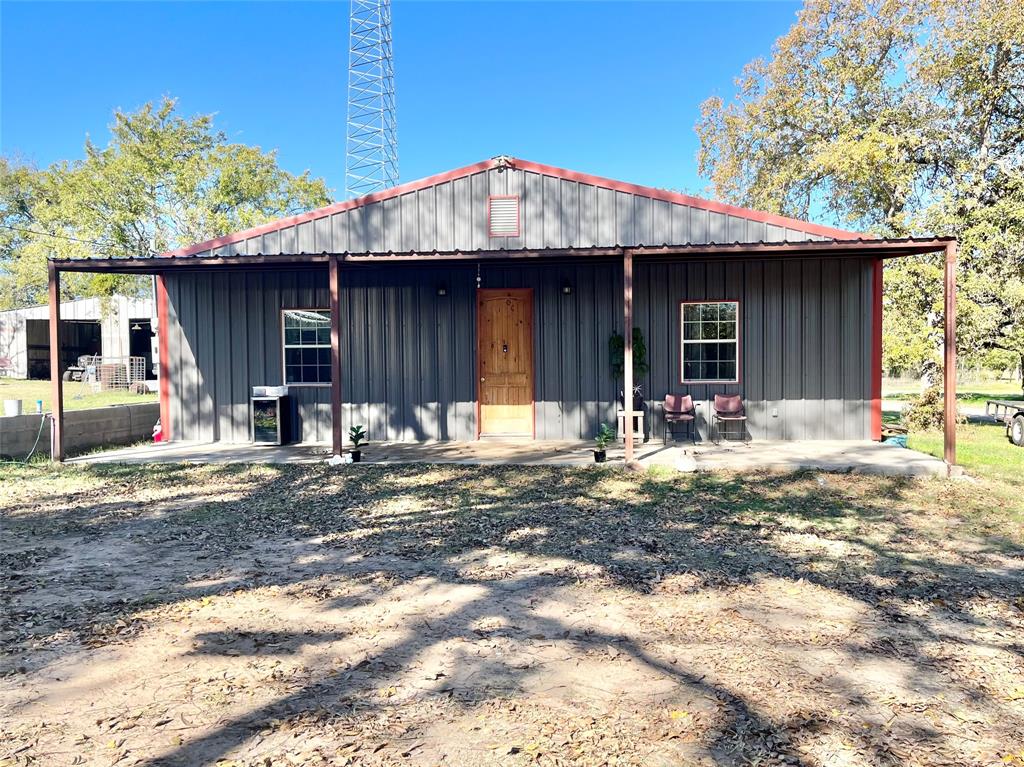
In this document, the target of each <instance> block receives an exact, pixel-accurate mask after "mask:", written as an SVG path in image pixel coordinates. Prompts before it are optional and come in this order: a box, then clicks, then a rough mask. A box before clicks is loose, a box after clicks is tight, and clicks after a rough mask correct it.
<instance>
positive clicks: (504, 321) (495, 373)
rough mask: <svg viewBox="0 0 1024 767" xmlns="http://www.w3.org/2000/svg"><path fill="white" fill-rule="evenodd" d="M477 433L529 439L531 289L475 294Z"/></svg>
mask: <svg viewBox="0 0 1024 767" xmlns="http://www.w3.org/2000/svg"><path fill="white" fill-rule="evenodd" d="M477 360H478V363H477V369H478V373H479V378H480V383H479V390H478V396H479V402H480V435H481V436H484V437H486V436H495V435H505V436H516V437H532V436H533V290H532V289H531V288H516V289H501V290H497V289H480V290H478V291H477Z"/></svg>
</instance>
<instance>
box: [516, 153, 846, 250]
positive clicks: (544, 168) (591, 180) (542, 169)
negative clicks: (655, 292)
mask: <svg viewBox="0 0 1024 767" xmlns="http://www.w3.org/2000/svg"><path fill="white" fill-rule="evenodd" d="M511 164H512V167H514V168H515V169H516V170H526V171H532V172H534V173H542V174H544V175H546V176H557V177H558V178H564V179H566V180H568V181H578V182H580V183H581V184H591V185H593V186H600V187H604V188H606V189H614V190H615V191H617V192H628V193H630V194H637V195H640V196H641V197H650V198H652V199H654V200H664V201H666V202H674V203H678V204H679V205H689V206H690V207H691V208H698V209H700V210H709V211H711V212H713V213H725V214H727V215H732V216H741V217H742V218H747V219H750V220H751V221H760V222H761V223H764V224H771V225H773V226H782V227H786V228H788V229H797V230H799V231H801V232H806V233H808V234H819V235H821V236H822V237H833V238H838V239H843V238H850V237H859V236H860V233H858V232H852V231H849V230H847V229H836V228H835V227H831V226H823V225H821V224H812V223H811V222H809V221H801V220H800V219H797V218H789V217H788V216H779V215H776V214H774V213H765V212H764V211H761V210H754V209H752V208H741V207H739V206H738V205H729V204H727V203H724V202H714V201H713V200H705V199H702V198H700V197H693V196H692V195H689V194H682V193H681V192H670V191H669V190H668V189H656V188H654V187H652V186H640V185H638V184H629V183H626V182H625V181H616V180H615V179H611V178H604V177H602V176H591V175H590V174H588V173H577V172H576V171H573V170H565V169H563V168H556V167H553V166H551V165H541V164H540V163H536V162H530V161H529V160H516V159H513V160H512V161H511ZM652 244H653V243H652Z"/></svg>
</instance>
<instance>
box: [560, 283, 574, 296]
mask: <svg viewBox="0 0 1024 767" xmlns="http://www.w3.org/2000/svg"><path fill="white" fill-rule="evenodd" d="M571 293H572V285H571V284H570V283H569V280H562V294H563V295H566V296H568V295H569V294H571Z"/></svg>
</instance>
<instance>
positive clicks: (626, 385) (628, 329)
mask: <svg viewBox="0 0 1024 767" xmlns="http://www.w3.org/2000/svg"><path fill="white" fill-rule="evenodd" d="M622 308H623V312H622V324H623V328H622V338H623V340H624V341H625V343H624V344H623V345H622V346H623V349H624V350H625V351H624V354H623V359H622V387H623V390H622V409H623V414H622V431H623V432H624V433H623V435H622V441H623V445H624V447H625V450H626V458H625V460H626V463H627V464H628V463H630V462H631V461H632V460H633V252H632V251H630V250H627V251H625V252H624V253H623V254H622Z"/></svg>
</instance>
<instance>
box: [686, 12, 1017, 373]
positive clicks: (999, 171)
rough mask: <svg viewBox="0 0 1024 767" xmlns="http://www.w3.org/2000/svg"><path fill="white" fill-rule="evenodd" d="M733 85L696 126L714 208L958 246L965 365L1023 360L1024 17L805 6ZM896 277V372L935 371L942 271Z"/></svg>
mask: <svg viewBox="0 0 1024 767" xmlns="http://www.w3.org/2000/svg"><path fill="white" fill-rule="evenodd" d="M737 86H738V92H737V94H736V96H735V98H734V99H733V100H732V101H730V102H728V103H726V102H725V101H723V100H722V99H720V98H711V99H708V100H707V101H706V102H705V103H704V104H703V105H702V117H701V120H700V122H699V123H698V126H697V131H698V134H699V136H700V139H701V149H700V153H699V158H698V159H699V166H700V170H701V172H702V173H704V174H705V175H706V176H708V177H709V178H710V180H711V183H712V186H713V187H714V189H715V192H716V193H717V194H718V195H720V196H722V197H724V198H725V199H728V200H730V201H733V202H737V203H739V204H744V205H750V206H754V207H758V208H764V209H767V210H771V211H775V212H779V213H786V214H789V215H794V216H798V217H801V218H807V217H810V216H811V214H812V213H813V214H814V215H822V214H823V215H826V216H829V217H831V218H832V219H833V220H835V221H837V222H841V223H842V224H843V225H845V226H847V227H851V228H855V229H857V230H859V231H865V232H871V233H873V234H877V235H883V236H906V235H925V234H938V235H954V236H956V237H958V238H959V239H960V243H961V250H960V260H959V272H958V280H959V287H960V293H959V298H960V301H959V314H958V333H959V341H960V343H959V344H958V346H959V347H960V349H959V350H960V352H961V353H962V354H964V355H965V357H967V358H970V357H971V356H972V355H980V354H983V353H984V352H985V351H987V350H989V349H1003V350H1008V351H1012V352H1013V353H1014V354H1016V355H1017V357H1018V358H1020V359H1022V360H1024V165H1022V146H1024V4H1021V3H1020V2H1019V0H962V1H960V2H954V3H950V2H943V1H942V0H874V1H872V2H867V1H866V0H808V2H807V4H806V5H805V7H804V8H803V10H801V11H800V13H799V14H798V17H797V22H796V24H795V25H794V26H793V27H792V28H791V29H790V31H789V32H788V33H787V34H786V35H784V36H783V37H782V38H780V39H779V40H778V41H777V42H776V45H775V47H774V49H773V51H772V56H771V58H770V59H769V60H760V59H759V60H756V61H754V62H751V63H750V64H748V65H747V67H746V68H745V69H744V72H743V75H742V77H741V78H739V80H738V81H737ZM885 277H886V309H887V311H888V312H889V317H888V318H887V324H886V328H885V334H884V340H885V343H884V348H885V354H886V362H887V366H890V367H893V368H900V369H917V370H922V369H925V370H927V369H928V368H933V367H934V366H935V365H936V364H937V362H938V355H937V350H938V347H939V344H940V342H941V335H942V334H941V326H942V321H943V316H942V313H943V307H942V287H941V286H942V270H941V264H940V263H939V261H938V260H937V259H936V258H929V257H922V258H917V259H899V260H897V261H896V262H893V263H889V264H887V265H886V274H885Z"/></svg>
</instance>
